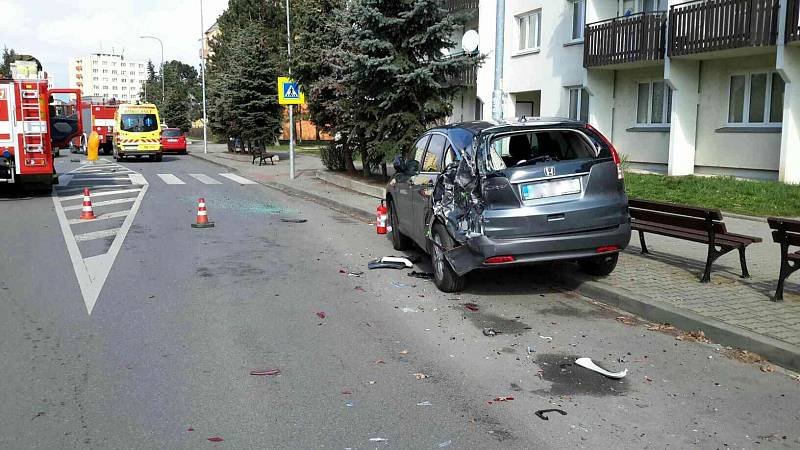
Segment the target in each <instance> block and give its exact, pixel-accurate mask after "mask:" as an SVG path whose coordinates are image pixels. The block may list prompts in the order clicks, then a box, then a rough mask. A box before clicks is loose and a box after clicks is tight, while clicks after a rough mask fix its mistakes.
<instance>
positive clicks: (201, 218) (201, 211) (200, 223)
mask: <svg viewBox="0 0 800 450" xmlns="http://www.w3.org/2000/svg"><path fill="white" fill-rule="evenodd" d="M213 226H214V222H209V221H208V211H206V199H204V198H201V199H198V200H197V221H196V222H195V223H193V224H192V228H211V227H213Z"/></svg>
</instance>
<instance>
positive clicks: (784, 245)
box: [767, 217, 800, 302]
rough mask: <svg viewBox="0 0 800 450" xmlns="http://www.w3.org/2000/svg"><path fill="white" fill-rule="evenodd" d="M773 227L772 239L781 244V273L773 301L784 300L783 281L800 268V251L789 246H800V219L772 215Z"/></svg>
mask: <svg viewBox="0 0 800 450" xmlns="http://www.w3.org/2000/svg"><path fill="white" fill-rule="evenodd" d="M767 222H768V223H769V227H770V228H771V229H773V230H774V231H773V232H772V240H773V241H775V242H777V243H778V244H781V273H780V275H779V276H778V287H777V288H776V289H775V296H774V297H772V301H773V302H782V301H783V283H784V282H785V281H786V279H787V278H789V275H791V274H793V273H794V272H795V271H796V270H797V269H800V251H794V252H791V250H789V247H791V246H795V247H797V246H800V220H792V219H783V218H780V217H770V218H769V219H767ZM790 252H791V253H790Z"/></svg>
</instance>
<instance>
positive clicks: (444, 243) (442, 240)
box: [431, 223, 466, 293]
mask: <svg viewBox="0 0 800 450" xmlns="http://www.w3.org/2000/svg"><path fill="white" fill-rule="evenodd" d="M432 238H433V245H432V247H433V248H432V249H431V263H432V264H433V282H434V283H435V284H436V287H437V288H439V290H440V291H442V292H448V293H449V292H459V291H462V290H464V284H465V283H466V278H465V277H463V276H458V275H457V274H456V273H455V272H453V269H452V268H451V267H450V263H449V262H447V259H445V257H444V252H445V251H446V250H450V249H452V248H454V247H455V242H454V241H453V238H451V237H450V235H449V234H448V233H447V230H446V229H445V228H444V227H443V226H442V225H441V224H438V223H437V224H436V225H434V226H433V236H432Z"/></svg>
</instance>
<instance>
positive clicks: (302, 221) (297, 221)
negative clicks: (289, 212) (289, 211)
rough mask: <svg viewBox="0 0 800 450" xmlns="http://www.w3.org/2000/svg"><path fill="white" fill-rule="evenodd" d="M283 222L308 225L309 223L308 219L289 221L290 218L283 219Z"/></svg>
mask: <svg viewBox="0 0 800 450" xmlns="http://www.w3.org/2000/svg"><path fill="white" fill-rule="evenodd" d="M281 222H286V223H306V222H308V219H289V218H285V217H281Z"/></svg>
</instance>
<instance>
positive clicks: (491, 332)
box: [483, 328, 501, 336]
mask: <svg viewBox="0 0 800 450" xmlns="http://www.w3.org/2000/svg"><path fill="white" fill-rule="evenodd" d="M500 333H501V332H500V331H497V330H495V329H494V328H484V329H483V335H484V336H497V335H498V334H500Z"/></svg>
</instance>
